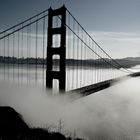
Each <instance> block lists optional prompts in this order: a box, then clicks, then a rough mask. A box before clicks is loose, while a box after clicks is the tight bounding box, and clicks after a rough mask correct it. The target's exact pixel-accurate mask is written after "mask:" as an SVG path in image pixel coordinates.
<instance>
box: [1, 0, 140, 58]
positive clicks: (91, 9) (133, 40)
mask: <svg viewBox="0 0 140 140" xmlns="http://www.w3.org/2000/svg"><path fill="white" fill-rule="evenodd" d="M63 4H65V5H66V7H67V8H68V9H69V11H70V12H71V13H72V14H73V15H74V16H75V17H76V19H77V20H78V21H79V22H80V23H81V25H82V26H83V27H84V28H85V29H86V30H87V31H88V32H89V33H90V34H91V35H92V37H93V38H94V39H95V41H96V42H97V43H98V44H99V45H100V46H101V47H102V48H103V49H104V50H106V51H107V52H108V53H109V54H110V55H111V56H112V57H114V58H122V57H129V56H131V57H136V56H140V47H139V46H140V18H139V15H140V8H139V7H140V0H0V30H1V31H3V30H4V29H6V28H8V27H11V26H12V25H15V24H17V23H19V22H21V21H23V20H24V19H27V18H29V17H31V16H33V15H35V14H37V13H39V12H41V11H43V10H44V9H48V8H49V7H50V6H51V7H52V8H59V7H60V6H62V5H63Z"/></svg>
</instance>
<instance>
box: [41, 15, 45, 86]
mask: <svg viewBox="0 0 140 140" xmlns="http://www.w3.org/2000/svg"><path fill="white" fill-rule="evenodd" d="M42 47H43V73H42V80H43V82H42V86H43V87H44V86H45V83H44V70H45V61H44V60H45V54H44V53H45V17H44V18H43V46H42Z"/></svg>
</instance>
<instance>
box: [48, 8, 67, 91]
mask: <svg viewBox="0 0 140 140" xmlns="http://www.w3.org/2000/svg"><path fill="white" fill-rule="evenodd" d="M55 16H59V17H60V19H61V24H60V27H53V20H54V18H53V17H55ZM65 25H66V8H65V6H62V7H61V8H59V9H55V10H53V9H52V8H51V7H50V9H49V13H48V44H47V70H46V87H47V88H52V87H53V79H57V80H58V81H59V90H61V91H65V85H66V80H65V77H66V66H65V63H66V27H65ZM53 35H59V36H60V46H59V47H55V46H54V44H53V42H54V41H53ZM54 55H59V58H60V60H59V62H60V63H59V71H55V70H53V56H54Z"/></svg>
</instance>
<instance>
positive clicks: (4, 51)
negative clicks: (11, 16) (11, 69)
mask: <svg viewBox="0 0 140 140" xmlns="http://www.w3.org/2000/svg"><path fill="white" fill-rule="evenodd" d="M4 36H5V32H4ZM5 47H6V45H5V38H4V80H5V63H6V61H5V49H6V48H5Z"/></svg>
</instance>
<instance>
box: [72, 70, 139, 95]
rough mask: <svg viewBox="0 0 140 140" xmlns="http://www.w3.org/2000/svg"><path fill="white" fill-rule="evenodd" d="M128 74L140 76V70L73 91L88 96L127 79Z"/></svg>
mask: <svg viewBox="0 0 140 140" xmlns="http://www.w3.org/2000/svg"><path fill="white" fill-rule="evenodd" d="M128 76H130V77H138V76H140V72H136V73H133V74H130V75H127V76H122V77H119V78H117V79H110V80H107V81H103V82H100V83H96V84H93V85H89V86H85V87H82V88H78V89H75V90H72V91H71V92H76V93H79V94H81V95H82V96H88V95H90V94H93V93H95V92H98V91H100V90H103V89H106V88H108V87H110V86H112V85H113V84H114V83H117V82H118V81H120V80H124V79H126V78H127V77H128Z"/></svg>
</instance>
